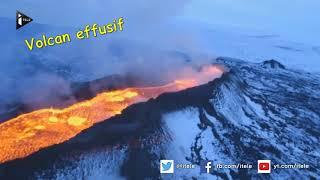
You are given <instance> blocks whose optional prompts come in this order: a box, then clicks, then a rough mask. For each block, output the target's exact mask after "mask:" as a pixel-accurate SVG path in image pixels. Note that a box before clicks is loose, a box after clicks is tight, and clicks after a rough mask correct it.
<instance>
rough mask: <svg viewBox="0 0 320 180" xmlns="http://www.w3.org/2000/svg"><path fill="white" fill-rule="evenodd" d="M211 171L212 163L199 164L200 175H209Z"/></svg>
mask: <svg viewBox="0 0 320 180" xmlns="http://www.w3.org/2000/svg"><path fill="white" fill-rule="evenodd" d="M212 170H213V161H211V160H204V161H201V162H200V173H211V172H212Z"/></svg>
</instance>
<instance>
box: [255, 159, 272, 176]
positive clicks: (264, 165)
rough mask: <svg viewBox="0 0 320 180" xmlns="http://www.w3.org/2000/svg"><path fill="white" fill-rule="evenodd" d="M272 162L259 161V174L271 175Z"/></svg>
mask: <svg viewBox="0 0 320 180" xmlns="http://www.w3.org/2000/svg"><path fill="white" fill-rule="evenodd" d="M270 172H271V161H270V160H258V173H270Z"/></svg>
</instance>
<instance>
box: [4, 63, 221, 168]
mask: <svg viewBox="0 0 320 180" xmlns="http://www.w3.org/2000/svg"><path fill="white" fill-rule="evenodd" d="M222 73H223V70H222V69H221V68H219V67H218V66H211V65H210V66H204V67H203V68H202V69H201V71H200V72H199V73H197V74H192V75H189V76H185V77H184V78H181V79H178V80H175V81H174V82H172V83H169V84H166V85H163V86H156V87H144V88H126V89H122V90H114V91H108V92H103V93H100V94H97V95H96V96H95V97H94V98H92V99H90V100H87V101H83V102H79V103H76V104H73V105H71V106H69V107H67V108H64V109H52V108H49V109H40V110H36V111H33V112H30V113H27V114H22V115H20V116H18V117H16V118H14V119H11V120H8V121H6V122H4V123H2V124H0V163H3V162H6V161H9V160H13V159H16V158H22V157H25V156H28V155H30V154H32V153H34V152H36V151H38V150H39V149H41V148H44V147H48V146H51V145H54V144H59V143H62V142H64V141H66V140H68V139H70V138H72V137H74V136H75V135H77V134H78V133H80V132H81V131H82V130H84V129H86V128H89V127H90V126H92V125H93V124H94V123H96V122H99V121H103V120H106V119H108V118H110V117H112V116H114V115H116V114H120V113H121V111H122V110H123V109H125V108H126V107H128V106H129V105H132V104H134V103H137V102H142V101H146V100H148V99H150V98H154V97H157V96H159V95H160V94H162V93H164V92H175V91H180V90H184V89H186V88H190V87H194V86H197V85H200V84H203V83H207V82H209V81H211V80H213V79H215V78H217V77H220V76H221V75H222Z"/></svg>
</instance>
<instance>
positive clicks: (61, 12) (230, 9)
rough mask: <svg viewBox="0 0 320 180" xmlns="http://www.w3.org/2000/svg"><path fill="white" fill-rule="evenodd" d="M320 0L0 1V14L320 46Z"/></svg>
mask: <svg viewBox="0 0 320 180" xmlns="http://www.w3.org/2000/svg"><path fill="white" fill-rule="evenodd" d="M319 9H320V1H319V0H176V1H170V0H164V1H160V0H154V1H147V0H135V1H128V0H118V1H103V0H90V1H89V0H80V1H78V0H69V1H62V0H57V1H31V0H10V1H9V0H6V1H4V2H1V6H0V17H12V16H13V17H14V14H15V11H16V10H20V11H22V12H25V13H26V14H29V15H30V16H32V17H33V19H34V20H35V21H36V22H39V23H45V24H56V25H64V26H79V25H80V24H81V25H82V24H86V23H93V22H98V23H99V22H100V23H101V22H105V21H106V19H108V18H115V17H119V16H124V17H128V18H130V20H131V22H133V23H131V26H134V25H137V26H140V25H141V24H147V25H150V24H157V23H159V22H161V21H166V20H167V19H169V18H173V17H180V18H183V19H186V20H193V21H197V22H205V23H208V24H219V25H223V26H228V27H234V26H236V27H241V28H248V29H259V30H264V31H267V32H270V33H274V34H281V35H282V36H285V37H287V38H288V39H293V40H296V41H304V42H307V43H312V44H316V45H320V38H316V37H317V35H318V32H320V22H319V20H318V17H320V11H319Z"/></svg>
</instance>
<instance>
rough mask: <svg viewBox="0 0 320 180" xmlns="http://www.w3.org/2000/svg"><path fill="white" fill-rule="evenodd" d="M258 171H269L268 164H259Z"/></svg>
mask: <svg viewBox="0 0 320 180" xmlns="http://www.w3.org/2000/svg"><path fill="white" fill-rule="evenodd" d="M259 169H260V170H269V169H270V166H269V163H260V164H259Z"/></svg>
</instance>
